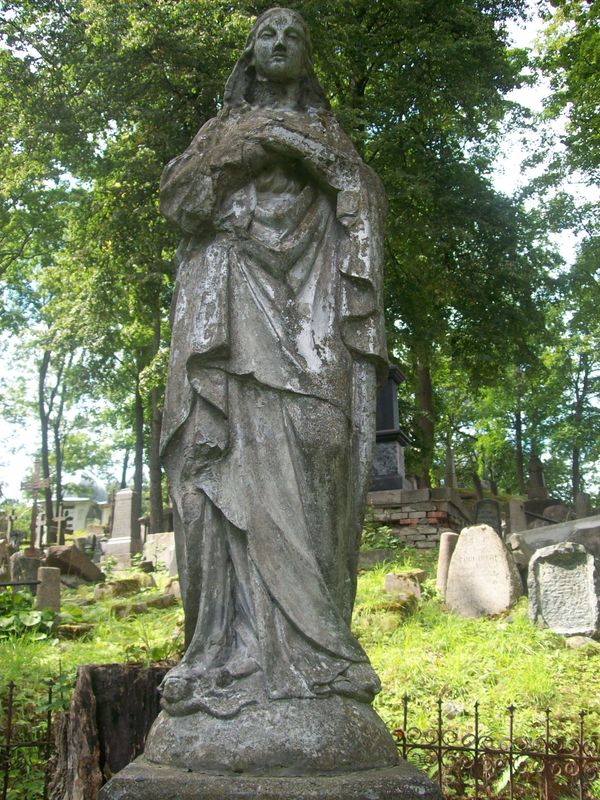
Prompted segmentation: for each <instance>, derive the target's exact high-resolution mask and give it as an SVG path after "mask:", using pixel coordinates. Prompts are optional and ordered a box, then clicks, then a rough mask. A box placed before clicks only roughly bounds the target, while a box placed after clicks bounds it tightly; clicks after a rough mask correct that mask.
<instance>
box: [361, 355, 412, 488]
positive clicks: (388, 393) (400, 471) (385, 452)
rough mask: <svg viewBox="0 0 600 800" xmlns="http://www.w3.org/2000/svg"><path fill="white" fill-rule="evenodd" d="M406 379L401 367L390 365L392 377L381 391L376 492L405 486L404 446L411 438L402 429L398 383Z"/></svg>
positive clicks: (374, 475) (374, 470)
mask: <svg viewBox="0 0 600 800" xmlns="http://www.w3.org/2000/svg"><path fill="white" fill-rule="evenodd" d="M403 380H404V375H403V374H402V373H401V372H400V370H399V369H398V367H396V366H393V365H392V366H390V368H389V372H388V379H387V381H386V383H385V384H384V385H383V387H382V388H381V390H380V391H379V392H378V394H377V413H376V434H375V456H374V458H373V466H372V467H371V488H370V490H371V491H372V492H382V491H387V490H390V489H402V487H403V485H404V474H405V469H404V447H405V445H406V444H408V441H409V440H408V438H407V436H406V435H405V434H404V433H403V432H402V431H401V430H400V419H399V415H398V386H399V384H400V383H401V382H402V381H403Z"/></svg>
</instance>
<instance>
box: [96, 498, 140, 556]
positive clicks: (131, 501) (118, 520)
mask: <svg viewBox="0 0 600 800" xmlns="http://www.w3.org/2000/svg"><path fill="white" fill-rule="evenodd" d="M136 505H137V504H136V493H135V492H134V491H133V490H132V489H119V491H118V492H116V493H115V504H114V512H113V519H112V528H111V532H110V538H109V539H107V540H105V541H103V542H102V553H103V554H104V555H105V556H109V557H111V558H114V559H116V561H117V565H118V566H119V567H122V568H124V567H128V566H129V564H130V561H131V556H132V554H134V553H141V552H142V541H141V537H140V524H139V522H138V517H137V514H136V511H135V508H136Z"/></svg>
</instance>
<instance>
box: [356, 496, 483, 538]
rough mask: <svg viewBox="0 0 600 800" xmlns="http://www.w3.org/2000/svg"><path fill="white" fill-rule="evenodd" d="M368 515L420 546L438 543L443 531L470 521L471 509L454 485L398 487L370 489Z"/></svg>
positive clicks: (397, 534) (395, 533)
mask: <svg viewBox="0 0 600 800" xmlns="http://www.w3.org/2000/svg"><path fill="white" fill-rule="evenodd" d="M368 502H369V506H368V508H367V517H366V518H367V519H370V520H373V521H374V522H375V523H376V524H380V525H386V526H387V527H389V528H390V529H391V531H392V533H393V534H394V535H395V536H397V537H398V539H399V540H400V541H401V542H402V543H405V544H410V545H412V546H413V547H417V548H419V549H426V548H430V547H435V546H436V545H437V544H438V542H439V540H440V534H441V533H442V532H443V531H456V532H457V533H458V532H460V531H461V530H462V529H463V528H464V527H465V526H466V525H470V524H471V518H470V515H469V512H468V511H467V510H466V508H465V507H464V505H463V503H462V501H461V499H460V497H459V495H458V494H457V492H455V491H453V490H452V489H443V488H440V489H416V490H412V491H409V490H405V489H396V490H391V491H387V492H370V493H369V497H368Z"/></svg>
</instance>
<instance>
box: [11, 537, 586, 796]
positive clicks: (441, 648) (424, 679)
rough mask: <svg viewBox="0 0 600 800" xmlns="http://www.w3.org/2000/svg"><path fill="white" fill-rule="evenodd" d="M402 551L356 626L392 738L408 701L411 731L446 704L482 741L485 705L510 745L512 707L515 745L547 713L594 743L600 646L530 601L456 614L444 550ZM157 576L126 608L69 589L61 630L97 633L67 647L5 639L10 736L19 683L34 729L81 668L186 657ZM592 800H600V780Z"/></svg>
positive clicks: (363, 604) (429, 722) (490, 726)
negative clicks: (407, 582) (49, 698)
mask: <svg viewBox="0 0 600 800" xmlns="http://www.w3.org/2000/svg"><path fill="white" fill-rule="evenodd" d="M397 552H398V555H397V558H396V559H395V560H393V561H390V562H385V563H384V564H380V565H377V566H375V567H373V568H371V569H369V570H364V571H362V572H361V573H360V575H359V579H358V594H357V602H356V606H355V611H354V621H353V627H354V630H355V632H356V634H357V636H358V637H359V639H360V641H361V643H362V645H363V647H364V648H365V650H366V651H367V653H368V654H369V657H370V658H371V660H372V663H373V665H374V667H375V669H376V670H377V672H378V673H379V675H380V678H381V681H382V685H383V690H382V692H381V693H380V694H379V696H378V697H377V699H376V701H375V706H376V708H377V711H378V712H379V713H380V715H381V716H382V717H383V719H384V721H385V722H386V723H387V724H388V726H389V727H390V728H391V729H395V728H398V727H401V726H402V724H403V697H404V696H405V695H408V696H409V697H410V698H411V700H410V720H409V725H410V726H415V727H417V728H419V729H421V730H425V729H428V728H430V729H432V728H434V727H435V719H436V715H437V713H438V706H437V700H438V698H441V701H442V704H441V711H442V714H443V717H444V728H445V729H447V730H450V731H455V732H456V734H457V735H458V736H459V737H462V736H464V735H467V734H469V733H470V732H471V731H472V728H473V709H474V704H475V702H476V701H479V713H480V726H481V730H482V733H484V734H489V735H491V736H493V737H495V738H501V737H503V736H506V735H507V725H508V717H507V713H506V709H507V707H508V706H511V705H513V706H514V707H515V715H514V724H515V735H516V736H527V737H536V736H539V735H541V734H543V729H544V724H545V722H544V720H545V710H546V709H548V708H549V709H551V719H552V726H553V731H554V733H555V734H556V733H564V734H568V735H576V734H577V729H578V725H579V716H578V712H579V710H580V709H587V710H588V711H589V714H588V715H587V717H586V725H587V730H588V733H591V734H592V735H594V734H596V735H597V733H598V732H599V731H600V644H598V645H596V644H588V645H587V646H584V647H581V648H579V649H571V648H569V647H567V646H566V644H565V639H564V638H563V637H561V636H558V635H555V634H552V633H550V632H548V631H545V630H541V629H539V628H536V627H534V626H533V625H532V624H531V623H530V621H529V618H528V614H527V600H526V598H522V599H521V601H520V602H519V603H518V604H517V605H516V606H515V607H514V608H513V609H511V611H510V612H507V613H505V614H502V615H499V616H497V617H495V618H488V619H467V618H463V617H459V616H455V615H453V614H450V613H447V612H446V611H445V610H444V607H443V604H442V602H441V600H440V598H439V595H438V594H437V590H436V588H435V567H436V558H437V550H429V551H415V550H412V549H408V548H404V549H401V550H398V551H397ZM413 568H420V569H422V570H424V571H425V572H426V579H425V580H424V582H423V583H422V598H421V600H419V601H416V600H412V601H411V602H399V601H397V600H394V599H392V598H390V596H388V595H386V594H385V593H384V590H383V584H384V576H385V575H386V574H387V573H389V572H400V571H406V570H410V569H413ZM154 577H155V581H156V584H157V585H156V586H155V587H145V588H142V589H141V590H140V591H138V592H137V593H136V594H133V595H130V596H127V597H104V598H100V599H98V600H94V599H93V593H94V588H93V587H90V586H83V587H79V588H78V589H65V590H64V591H63V600H62V612H61V616H60V621H61V623H65V624H70V625H84V626H85V625H88V626H90V627H89V628H88V629H87V630H86V632H84V633H83V635H82V636H80V637H78V638H74V639H70V638H63V637H62V635H56V632H55V631H53V630H49V631H46V630H45V629H40V628H39V627H34V628H32V631H31V632H29V633H28V632H25V633H24V634H23V635H20V636H16V635H10V634H8V633H5V634H4V635H3V636H2V637H1V638H0V665H1V669H0V702H1V703H2V705H1V706H0V732H1V731H2V730H3V729H4V726H5V722H6V720H5V716H6V706H5V704H4V702H3V701H4V698H5V697H6V689H7V685H8V683H9V682H10V681H14V682H15V684H16V696H17V698H18V701H17V705H16V709H15V714H16V717H17V719H18V720H19V722H20V724H23V725H28V724H29V722H28V721H29V720H31V719H32V718H33V717H34V716H35V714H36V713H38V714H39V713H40V712H42V717H43V711H44V709H45V705H44V703H45V702H46V701H45V697H46V692H47V688H46V687H47V683H46V681H47V679H48V678H58V684H57V689H56V691H55V697H54V701H53V706H54V707H55V708H60V707H61V705H63V706H64V704H65V703H66V702H67V701H68V697H69V693H70V690H71V688H72V686H73V684H74V678H75V673H76V669H77V666H78V665H80V664H99V663H115V662H142V663H143V664H145V665H149V664H151V663H153V662H157V661H169V660H172V659H177V658H178V655H179V653H180V652H181V648H182V640H183V636H182V623H183V612H182V609H181V604H180V602H178V603H177V605H174V606H171V607H170V608H164V609H161V608H148V607H147V606H148V603H149V602H151V601H152V600H153V599H154V598H157V597H159V596H161V595H162V594H163V593H164V588H165V585H166V584H167V581H168V580H169V579H168V578H167V577H166V575H164V574H161V573H158V574H155V576H154ZM142 604H143V605H142ZM124 606H125V608H124ZM128 612H131V613H128ZM25 627H26V626H25ZM81 630H82V629H79V632H81ZM67 631H68V629H67ZM72 632H73V631H72V630H71V633H72ZM42 636H44V638H41V637H42ZM0 744H1V742H0ZM40 781H41V778H39V776H38V777H37V778H36V777H34V776H33V775H32V776H31V783H28V782H27V780H25V777H24V779H23V782H22V784H20V785H19V786H17V785H14V788H13V789H11V794H10V795H9V796H10V797H11V798H12V800H29V798H31V800H33V798H34V797H37V796H38V795H37V794H36V793H35V791H34V789H35V787H36V785H37V784H38V783H39V782H40ZM40 785H41V784H40ZM38 789H39V786H38ZM39 796H41V793H40V794H39ZM592 796H594V797H600V781H597V782H596V784H594V794H593V795H592Z"/></svg>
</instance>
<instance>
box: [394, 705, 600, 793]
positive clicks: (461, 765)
mask: <svg viewBox="0 0 600 800" xmlns="http://www.w3.org/2000/svg"><path fill="white" fill-rule="evenodd" d="M409 705H410V698H409V697H408V696H406V695H405V696H404V698H403V724H402V728H398V729H396V730H395V731H394V736H395V738H396V742H397V744H398V748H399V750H400V752H401V754H402V756H403V758H405V759H408V760H409V761H412V762H414V763H416V764H417V765H418V766H419V767H421V769H424V770H425V771H427V772H428V774H429V775H430V776H431V777H432V778H434V779H435V780H437V782H438V784H439V786H440V789H441V790H442V793H443V794H444V797H446V798H457V799H458V798H463V799H465V800H466V798H469V800H592V798H600V728H599V727H598V726H596V727H595V728H594V729H593V730H594V733H593V734H590V733H589V732H588V730H587V729H586V719H587V718H588V716H589V715H590V714H591V713H594V712H588V711H584V710H582V711H580V712H579V714H578V717H577V720H576V727H577V733H576V735H574V736H567V735H563V734H558V735H553V733H552V724H551V722H552V717H551V710H550V709H546V711H545V712H544V716H543V722H542V724H543V734H542V735H541V736H537V737H534V738H526V737H523V736H516V735H515V717H516V713H517V710H516V708H515V707H514V706H509V707H508V708H507V709H506V723H507V725H506V728H507V735H506V736H505V737H504V738H500V739H495V738H493V737H491V736H489V735H487V734H485V733H482V730H481V717H480V708H479V703H475V705H474V708H473V727H472V732H471V733H468V734H466V735H464V736H460V734H458V733H457V732H456V731H455V730H451V729H449V728H448V727H447V726H446V727H445V725H444V715H443V701H442V700H441V699H439V700H438V701H437V713H436V717H435V720H434V724H433V725H432V726H431V727H430V728H428V729H427V730H424V731H423V730H420V729H418V728H416V727H411V726H410V724H409ZM594 715H595V716H596V717H597V716H598V715H597V713H594Z"/></svg>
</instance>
